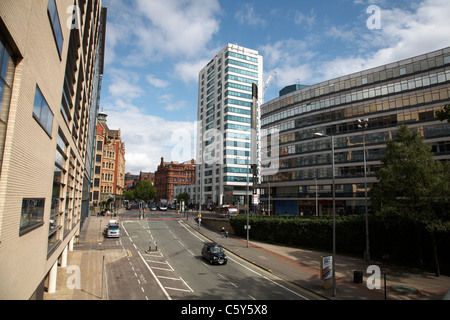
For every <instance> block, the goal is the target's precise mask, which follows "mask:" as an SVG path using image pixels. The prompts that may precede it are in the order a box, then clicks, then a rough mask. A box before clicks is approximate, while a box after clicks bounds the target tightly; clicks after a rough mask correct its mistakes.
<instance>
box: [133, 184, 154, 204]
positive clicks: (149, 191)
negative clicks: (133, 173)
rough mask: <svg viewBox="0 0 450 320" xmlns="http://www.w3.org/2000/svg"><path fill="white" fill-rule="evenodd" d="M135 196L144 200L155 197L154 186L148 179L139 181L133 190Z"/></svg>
mask: <svg viewBox="0 0 450 320" xmlns="http://www.w3.org/2000/svg"><path fill="white" fill-rule="evenodd" d="M135 196H136V198H138V199H141V200H144V201H150V200H152V199H155V197H156V188H155V187H154V186H153V184H152V183H151V182H150V181H148V180H143V181H141V182H140V183H139V184H138V185H137V187H136V191H135Z"/></svg>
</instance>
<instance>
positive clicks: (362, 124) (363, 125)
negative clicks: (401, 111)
mask: <svg viewBox="0 0 450 320" xmlns="http://www.w3.org/2000/svg"><path fill="white" fill-rule="evenodd" d="M368 125H369V119H367V118H365V119H363V120H361V119H358V128H359V129H362V132H363V151H364V195H365V198H366V210H365V213H366V254H365V256H366V261H367V262H369V261H370V253H369V212H368V205H367V168H366V167H367V164H366V135H365V130H364V129H366V128H367V126H368Z"/></svg>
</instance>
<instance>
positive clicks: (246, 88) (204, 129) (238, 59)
mask: <svg viewBox="0 0 450 320" xmlns="http://www.w3.org/2000/svg"><path fill="white" fill-rule="evenodd" d="M262 75H263V58H262V56H260V55H259V54H258V51H255V50H251V49H248V48H244V47H240V46H237V45H233V44H228V45H227V46H225V48H223V49H222V50H221V51H220V52H219V53H218V54H217V55H216V56H215V57H214V58H213V59H212V60H211V61H210V62H209V63H208V64H207V65H206V66H205V67H204V68H203V69H202V70H201V71H200V72H199V79H198V81H199V87H198V119H197V120H198V121H197V123H198V127H197V159H196V194H195V195H194V197H195V202H196V203H200V202H201V203H203V204H206V205H209V206H210V205H213V204H215V205H219V204H224V203H227V204H233V203H235V204H236V203H241V204H243V203H244V202H246V200H245V198H246V194H247V195H248V196H250V194H251V192H252V173H251V169H250V168H251V167H250V166H249V164H251V163H257V160H256V159H252V152H251V151H252V144H253V145H254V148H256V149H257V148H258V145H257V142H255V141H254V142H253V143H252V128H255V132H259V129H258V127H259V125H260V124H259V121H257V120H258V119H259V111H258V110H254V108H253V94H252V86H253V84H256V85H257V86H258V87H259V88H261V87H262V85H261V84H262V81H263V79H262ZM258 91H259V92H260V93H259V97H258V98H259V103H260V104H261V103H262V101H263V94H262V92H261V91H262V90H258ZM256 149H253V150H256ZM257 155H258V154H257V153H256V152H255V154H254V155H253V157H254V158H256V157H257ZM247 188H249V191H247ZM247 198H248V197H247Z"/></svg>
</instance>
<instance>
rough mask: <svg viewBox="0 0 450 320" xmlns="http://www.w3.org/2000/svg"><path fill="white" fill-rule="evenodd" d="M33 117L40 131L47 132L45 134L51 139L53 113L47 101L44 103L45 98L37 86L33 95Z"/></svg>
mask: <svg viewBox="0 0 450 320" xmlns="http://www.w3.org/2000/svg"><path fill="white" fill-rule="evenodd" d="M33 116H34V118H35V119H36V120H37V121H38V122H39V124H40V125H41V127H42V129H44V130H45V132H47V134H48V135H49V136H50V137H51V135H52V124H53V113H52V111H51V110H50V107H49V106H48V104H47V101H45V98H44V96H43V95H42V92H41V90H39V87H38V86H37V85H36V92H35V95H34V106H33Z"/></svg>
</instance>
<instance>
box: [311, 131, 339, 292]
mask: <svg viewBox="0 0 450 320" xmlns="http://www.w3.org/2000/svg"><path fill="white" fill-rule="evenodd" d="M314 135H315V136H317V137H331V163H332V169H331V170H332V177H333V255H332V264H333V297H335V296H336V261H335V257H336V193H335V186H336V183H335V174H334V135H331V136H329V135H326V134H323V133H319V132H316V133H314Z"/></svg>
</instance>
